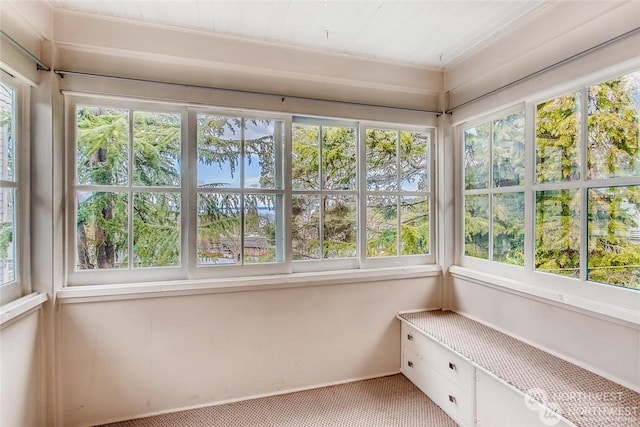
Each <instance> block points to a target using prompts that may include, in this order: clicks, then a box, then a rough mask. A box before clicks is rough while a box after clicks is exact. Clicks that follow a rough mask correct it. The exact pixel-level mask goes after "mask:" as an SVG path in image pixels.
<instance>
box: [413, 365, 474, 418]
mask: <svg viewBox="0 0 640 427" xmlns="http://www.w3.org/2000/svg"><path fill="white" fill-rule="evenodd" d="M402 362H403V364H402V373H403V374H404V375H405V376H406V377H407V378H408V379H409V380H410V381H411V382H412V383H414V384H415V385H416V386H418V388H419V389H420V390H422V391H423V392H424V393H425V394H426V395H427V396H429V398H430V399H431V400H433V401H434V402H435V404H436V405H438V406H439V407H440V408H442V410H444V411H445V412H446V413H447V414H448V415H449V416H450V417H451V418H453V419H454V420H455V421H456V422H457V423H458V424H459V425H461V426H472V425H473V419H474V415H473V410H474V409H473V394H472V393H469V392H466V391H464V390H462V389H461V388H460V387H458V386H456V385H455V384H454V383H453V382H451V381H449V380H448V379H447V378H445V377H444V376H443V375H442V374H440V373H439V372H438V371H437V370H436V369H435V368H434V367H433V366H431V365H429V364H428V363H426V362H424V361H423V360H421V359H420V358H418V357H415V356H414V357H411V356H410V355H408V354H405V355H403V361H402Z"/></svg>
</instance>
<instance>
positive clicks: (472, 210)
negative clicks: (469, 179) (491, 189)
mask: <svg viewBox="0 0 640 427" xmlns="http://www.w3.org/2000/svg"><path fill="white" fill-rule="evenodd" d="M464 254H465V255H467V256H472V257H476V258H483V259H489V195H488V194H477V195H469V196H465V198H464Z"/></svg>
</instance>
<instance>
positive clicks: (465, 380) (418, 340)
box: [402, 322, 474, 392]
mask: <svg viewBox="0 0 640 427" xmlns="http://www.w3.org/2000/svg"><path fill="white" fill-rule="evenodd" d="M402 348H403V350H402V351H403V352H408V354H415V355H417V356H418V357H419V358H420V359H422V360H423V361H425V362H427V363H428V364H430V365H431V366H433V367H434V368H435V369H436V370H437V371H438V372H440V373H441V374H442V375H443V376H444V377H445V378H447V379H448V380H450V381H451V382H453V383H454V384H455V385H456V386H458V387H460V388H461V389H462V390H464V391H466V392H469V391H471V390H472V389H473V386H474V379H473V371H474V368H473V366H472V365H471V363H469V362H468V361H466V360H464V359H463V358H462V357H460V356H458V355H457V354H455V353H453V352H452V351H450V350H448V349H446V348H445V347H443V346H442V345H441V344H439V343H437V342H436V341H434V340H432V339H431V338H429V337H427V336H426V335H424V334H423V333H422V332H420V331H419V330H417V329H416V328H415V327H413V326H411V325H409V324H407V323H406V322H402Z"/></svg>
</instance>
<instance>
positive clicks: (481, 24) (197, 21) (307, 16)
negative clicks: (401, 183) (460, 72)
mask: <svg viewBox="0 0 640 427" xmlns="http://www.w3.org/2000/svg"><path fill="white" fill-rule="evenodd" d="M47 2H48V3H49V4H50V5H51V6H52V7H54V8H64V9H71V10H75V11H81V12H87V13H92V14H99V15H105V16H113V17H120V18H128V19H133V20H136V21H143V22H147V23H155V24H163V25H170V26H175V27H182V28H188V29H195V30H201V31H207V32H213V33H217V34H223V35H230V36H238V37H243V38H249V39H254V40H263V41H270V42H276V43H280V44H285V45H292V46H300V47H306V48H311V49H319V50H323V51H330V52H338V53H345V54H349V55H357V56H363V57H369V58H378V59H383V60H389V61H394V62H401V63H409V64H416V65H420V66H427V67H436V68H446V67H447V66H449V65H450V64H451V63H452V62H453V61H455V60H456V59H459V58H461V57H462V56H464V55H465V54H468V53H470V52H472V51H473V50H474V49H475V48H478V47H480V46H482V45H483V44H484V43H486V42H487V41H489V40H491V39H492V38H494V37H496V36H497V35H498V34H501V33H504V32H505V31H508V30H509V28H512V27H513V26H515V25H517V24H518V22H519V21H521V20H522V19H523V18H525V17H527V16H529V15H530V14H532V13H535V12H537V11H538V10H539V9H541V8H542V7H545V5H547V4H549V3H550V2H548V1H547V2H545V1H542V0H522V1H515V0H501V1H485V0H467V1H452V0H440V1H427V0H414V1H397V0H396V1H392V0H385V1H358V0H351V1H341V0H320V1H308V0H288V1H283V0H279V1H276V0H263V1H248V0H235V1H230V0H226V1H223V0H182V1H175V0H173V1H169V0H146V1H145V0H142V1H139V0H101V1H95V0H73V1H69V0H47Z"/></svg>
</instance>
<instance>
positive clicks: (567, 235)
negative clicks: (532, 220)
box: [535, 190, 580, 277]
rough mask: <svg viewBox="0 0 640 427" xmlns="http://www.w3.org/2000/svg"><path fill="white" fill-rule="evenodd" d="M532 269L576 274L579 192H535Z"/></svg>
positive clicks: (578, 237)
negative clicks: (534, 261)
mask: <svg viewBox="0 0 640 427" xmlns="http://www.w3.org/2000/svg"><path fill="white" fill-rule="evenodd" d="M535 242H536V269H538V270H540V271H546V272H547V273H553V274H560V275H563V276H570V277H579V276H580V193H579V191H577V190H553V191H538V192H536V235H535Z"/></svg>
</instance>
